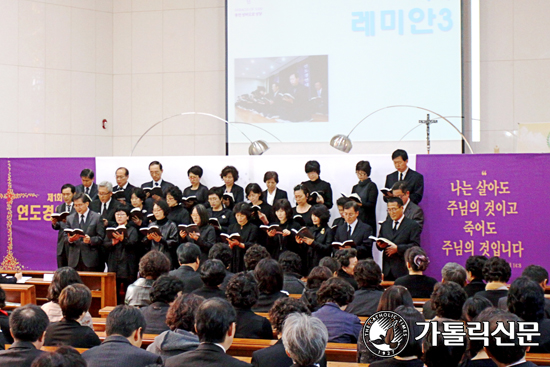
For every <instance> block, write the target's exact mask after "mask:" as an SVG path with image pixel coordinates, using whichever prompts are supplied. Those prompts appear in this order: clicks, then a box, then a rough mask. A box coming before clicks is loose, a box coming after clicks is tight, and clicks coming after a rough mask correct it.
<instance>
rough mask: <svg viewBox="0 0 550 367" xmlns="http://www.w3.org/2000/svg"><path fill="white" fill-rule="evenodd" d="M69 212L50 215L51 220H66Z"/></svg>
mask: <svg viewBox="0 0 550 367" xmlns="http://www.w3.org/2000/svg"><path fill="white" fill-rule="evenodd" d="M69 214H70V213H69V212H63V213H52V218H55V219H57V221H58V222H61V221H63V220H65V219H67V216H68V215H69Z"/></svg>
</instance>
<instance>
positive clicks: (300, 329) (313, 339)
mask: <svg viewBox="0 0 550 367" xmlns="http://www.w3.org/2000/svg"><path fill="white" fill-rule="evenodd" d="M282 339H283V344H284V346H285V350H286V352H287V354H288V356H289V357H290V358H291V359H292V360H293V361H294V363H295V364H296V365H298V366H310V365H313V364H314V363H317V362H319V360H320V359H321V358H322V357H323V354H324V353H325V349H326V347H327V342H328V330H327V327H326V326H325V324H323V322H322V321H321V320H319V319H318V318H316V317H313V316H309V315H305V314H301V313H293V314H290V315H289V316H288V317H287V318H286V320H285V327H284V329H283V337H282Z"/></svg>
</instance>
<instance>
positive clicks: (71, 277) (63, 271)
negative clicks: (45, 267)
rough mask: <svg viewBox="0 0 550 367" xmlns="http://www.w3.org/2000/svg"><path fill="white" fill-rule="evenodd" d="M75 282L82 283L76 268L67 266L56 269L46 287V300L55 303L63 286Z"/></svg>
mask: <svg viewBox="0 0 550 367" xmlns="http://www.w3.org/2000/svg"><path fill="white" fill-rule="evenodd" d="M77 283H78V284H82V279H80V275H78V272H77V271H76V270H74V269H73V268H70V267H68V266H65V267H63V268H59V269H57V270H56V271H55V273H54V274H53V279H52V282H51V283H50V286H49V287H48V301H53V302H56V303H57V302H58V301H59V295H60V294H61V291H62V290H63V288H65V287H66V286H68V285H71V284H77Z"/></svg>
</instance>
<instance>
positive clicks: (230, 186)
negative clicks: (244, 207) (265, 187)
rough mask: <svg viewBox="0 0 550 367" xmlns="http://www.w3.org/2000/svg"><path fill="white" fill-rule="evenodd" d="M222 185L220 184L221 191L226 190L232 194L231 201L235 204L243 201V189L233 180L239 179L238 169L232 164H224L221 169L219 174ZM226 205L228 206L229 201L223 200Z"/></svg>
mask: <svg viewBox="0 0 550 367" xmlns="http://www.w3.org/2000/svg"><path fill="white" fill-rule="evenodd" d="M220 177H221V178H222V180H223V182H224V185H223V186H222V189H223V192H228V193H231V194H233V202H234V203H235V204H237V203H240V202H242V201H244V190H243V188H242V187H240V186H239V185H237V184H236V183H235V182H237V181H239V171H237V169H236V168H235V167H233V166H226V167H224V169H222V173H221V174H220ZM224 205H225V206H226V207H230V206H231V205H230V203H229V201H224Z"/></svg>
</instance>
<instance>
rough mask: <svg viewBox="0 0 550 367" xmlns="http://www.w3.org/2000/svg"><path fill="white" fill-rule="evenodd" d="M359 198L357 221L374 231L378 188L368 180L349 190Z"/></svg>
mask: <svg viewBox="0 0 550 367" xmlns="http://www.w3.org/2000/svg"><path fill="white" fill-rule="evenodd" d="M351 192H352V193H356V194H358V195H359V197H360V198H361V206H360V207H359V219H360V220H361V221H363V222H365V223H367V224H368V225H369V226H371V228H372V229H373V230H376V202H377V200H378V187H377V186H376V184H375V183H374V182H372V180H371V179H370V178H367V179H366V180H365V181H362V182H361V181H359V183H358V184H357V185H355V186H353V188H352V189H351Z"/></svg>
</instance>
